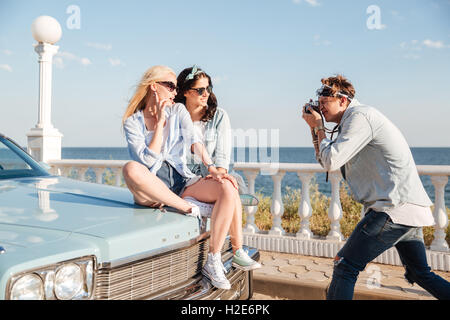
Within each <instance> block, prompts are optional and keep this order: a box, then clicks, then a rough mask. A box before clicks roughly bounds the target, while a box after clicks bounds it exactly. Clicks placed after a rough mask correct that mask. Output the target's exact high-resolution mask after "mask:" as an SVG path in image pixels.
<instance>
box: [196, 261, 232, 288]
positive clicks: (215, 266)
mask: <svg viewBox="0 0 450 320" xmlns="http://www.w3.org/2000/svg"><path fill="white" fill-rule="evenodd" d="M226 271H227V270H226V269H225V267H224V266H223V264H222V258H221V255H220V252H217V253H216V254H213V253H208V258H207V259H206V263H205V265H204V266H203V269H202V274H203V275H204V276H205V277H206V278H207V279H208V280H209V282H211V284H212V285H213V286H214V287H216V288H219V289H225V290H229V289H231V284H230V281H228V279H227V277H226V276H225V273H224V272H226Z"/></svg>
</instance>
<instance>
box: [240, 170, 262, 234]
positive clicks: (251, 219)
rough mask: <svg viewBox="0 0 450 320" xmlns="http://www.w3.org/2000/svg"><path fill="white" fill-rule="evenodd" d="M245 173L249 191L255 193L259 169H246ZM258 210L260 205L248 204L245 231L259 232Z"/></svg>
mask: <svg viewBox="0 0 450 320" xmlns="http://www.w3.org/2000/svg"><path fill="white" fill-rule="evenodd" d="M244 175H245V177H246V178H247V181H248V192H250V194H252V195H254V194H255V180H256V177H257V176H258V171H255V170H244ZM256 211H258V206H246V207H245V212H246V213H247V224H246V225H245V228H244V230H243V231H244V232H247V233H257V232H259V228H258V227H257V226H256V224H255V213H256Z"/></svg>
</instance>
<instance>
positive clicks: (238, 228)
mask: <svg viewBox="0 0 450 320" xmlns="http://www.w3.org/2000/svg"><path fill="white" fill-rule="evenodd" d="M235 202H236V207H235V211H234V214H233V219H232V220H231V225H230V232H229V233H230V238H231V246H232V247H233V253H235V252H236V250H238V249H240V248H242V203H241V198H240V197H239V194H236V197H235Z"/></svg>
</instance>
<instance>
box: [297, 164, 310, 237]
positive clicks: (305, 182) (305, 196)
mask: <svg viewBox="0 0 450 320" xmlns="http://www.w3.org/2000/svg"><path fill="white" fill-rule="evenodd" d="M297 175H298V177H299V179H300V181H301V182H302V199H301V202H300V205H299V206H298V215H299V217H300V229H299V230H298V232H297V234H296V236H297V238H301V239H311V237H312V235H313V234H312V232H311V229H310V227H309V218H310V217H311V215H312V207H311V200H310V196H309V187H310V182H311V179H312V177H313V174H312V173H301V172H297Z"/></svg>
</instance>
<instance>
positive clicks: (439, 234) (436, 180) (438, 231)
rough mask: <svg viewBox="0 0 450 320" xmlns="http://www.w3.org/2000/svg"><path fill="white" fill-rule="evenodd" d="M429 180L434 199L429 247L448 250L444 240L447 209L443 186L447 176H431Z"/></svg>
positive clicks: (445, 183)
mask: <svg viewBox="0 0 450 320" xmlns="http://www.w3.org/2000/svg"><path fill="white" fill-rule="evenodd" d="M431 182H432V183H433V185H434V190H435V201H434V212H433V215H434V220H435V221H436V225H435V226H434V228H435V232H434V240H433V242H432V243H431V249H432V250H436V251H448V244H447V241H445V236H446V232H445V229H446V228H447V226H448V216H447V210H446V208H445V197H444V194H445V186H446V185H447V182H448V177H447V176H431Z"/></svg>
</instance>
